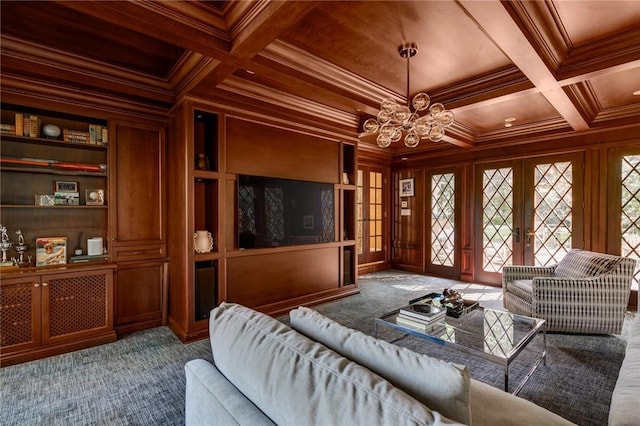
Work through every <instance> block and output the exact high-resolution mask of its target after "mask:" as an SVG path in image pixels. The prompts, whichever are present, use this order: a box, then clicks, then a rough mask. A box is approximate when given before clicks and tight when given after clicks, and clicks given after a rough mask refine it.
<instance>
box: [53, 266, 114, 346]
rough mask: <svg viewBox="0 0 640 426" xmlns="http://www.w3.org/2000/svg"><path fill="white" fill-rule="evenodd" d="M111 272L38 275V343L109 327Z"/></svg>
mask: <svg viewBox="0 0 640 426" xmlns="http://www.w3.org/2000/svg"><path fill="white" fill-rule="evenodd" d="M112 299H113V273H112V271H111V270H109V271H96V272H92V273H87V272H80V273H78V272H75V273H73V272H72V273H65V274H53V275H45V276H43V278H42V313H43V314H42V343H43V344H47V343H57V342H60V341H66V340H72V339H78V338H82V337H91V336H93V335H95V334H96V333H99V332H101V331H105V332H108V331H110V330H113V313H112V308H111V307H112V302H111V301H112Z"/></svg>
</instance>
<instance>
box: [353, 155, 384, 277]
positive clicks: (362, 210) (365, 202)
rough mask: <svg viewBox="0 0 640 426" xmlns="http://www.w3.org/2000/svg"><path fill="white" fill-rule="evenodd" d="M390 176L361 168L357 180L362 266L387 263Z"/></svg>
mask: <svg viewBox="0 0 640 426" xmlns="http://www.w3.org/2000/svg"><path fill="white" fill-rule="evenodd" d="M386 192H387V173H386V170H385V169H384V168H381V167H369V166H360V167H358V172H357V176H356V250H357V253H358V264H359V265H363V264H365V263H372V262H381V261H384V260H385V252H386V239H387V237H386V232H385V229H386V227H385V219H386V216H387V215H386V211H387V207H386V205H387V202H386V197H385V194H386Z"/></svg>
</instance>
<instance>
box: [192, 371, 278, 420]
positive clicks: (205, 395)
mask: <svg viewBox="0 0 640 426" xmlns="http://www.w3.org/2000/svg"><path fill="white" fill-rule="evenodd" d="M184 371H185V378H186V392H185V410H184V412H185V425H186V426H200V425H208V426H216V425H220V426H222V425H251V426H275V424H274V423H273V422H272V421H271V420H269V418H268V417H267V416H265V415H264V413H262V412H261V411H260V410H258V408H257V407H256V406H255V405H253V403H252V402H251V401H249V400H248V399H247V397H246V396H244V395H243V394H242V393H241V392H240V391H239V390H238V389H236V387H235V386H233V384H231V382H229V381H228V380H227V379H226V378H225V377H224V376H223V375H222V374H220V372H219V371H218V370H217V369H216V368H215V367H214V366H213V365H211V364H209V363H208V362H207V361H205V360H204V359H194V360H191V361H189V362H187V364H186V365H185V366H184Z"/></svg>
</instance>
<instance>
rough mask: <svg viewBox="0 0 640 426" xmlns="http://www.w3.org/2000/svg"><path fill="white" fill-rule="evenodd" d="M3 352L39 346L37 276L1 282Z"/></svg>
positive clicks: (0, 306) (38, 282)
mask: <svg viewBox="0 0 640 426" xmlns="http://www.w3.org/2000/svg"><path fill="white" fill-rule="evenodd" d="M0 346H1V347H2V353H7V352H14V351H20V350H25V349H30V348H33V347H37V346H40V277H30V278H29V277H27V278H13V279H2V280H1V281H0Z"/></svg>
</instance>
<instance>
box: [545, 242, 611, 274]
mask: <svg viewBox="0 0 640 426" xmlns="http://www.w3.org/2000/svg"><path fill="white" fill-rule="evenodd" d="M618 263H620V257H616V256H610V255H606V254H601V253H594V252H590V251H584V250H580V249H573V250H571V251H569V252H568V253H567V254H566V255H565V256H564V258H563V259H562V260H561V261H560V262H559V263H558V266H556V270H555V272H554V274H555V276H557V277H561V278H587V277H596V276H598V275H602V274H604V273H607V272H609V271H611V270H612V269H613V268H615V267H616V266H617V265H618Z"/></svg>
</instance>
